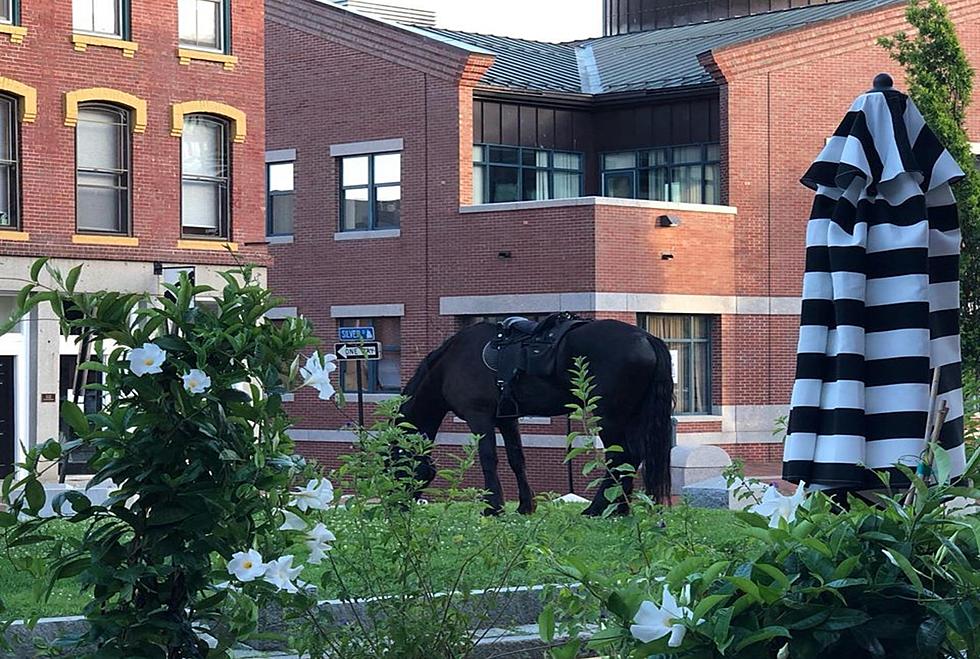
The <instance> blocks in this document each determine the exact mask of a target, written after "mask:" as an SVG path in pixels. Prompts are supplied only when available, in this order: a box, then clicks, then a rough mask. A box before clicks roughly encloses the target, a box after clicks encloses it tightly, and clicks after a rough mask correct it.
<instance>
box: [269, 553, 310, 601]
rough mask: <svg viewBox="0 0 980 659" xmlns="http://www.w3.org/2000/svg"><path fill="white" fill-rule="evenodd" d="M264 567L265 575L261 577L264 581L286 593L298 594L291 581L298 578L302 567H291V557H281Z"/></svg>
mask: <svg viewBox="0 0 980 659" xmlns="http://www.w3.org/2000/svg"><path fill="white" fill-rule="evenodd" d="M265 567H266V570H265V574H264V575H263V577H262V578H263V579H265V581H267V582H268V583H271V584H272V585H273V586H275V587H276V588H278V589H279V590H285V591H286V592H287V593H296V592H299V589H298V588H297V587H296V584H294V583H293V579H295V578H296V577H297V576H299V573H300V572H302V571H303V567H302V566H300V567H293V557H292V556H283V557H282V558H277V559H276V560H274V561H269V562H268V563H266V566H265Z"/></svg>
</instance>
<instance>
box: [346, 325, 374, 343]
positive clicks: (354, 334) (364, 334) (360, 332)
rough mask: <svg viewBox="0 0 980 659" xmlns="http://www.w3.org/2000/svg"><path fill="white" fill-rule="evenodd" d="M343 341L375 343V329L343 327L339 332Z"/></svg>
mask: <svg viewBox="0 0 980 659" xmlns="http://www.w3.org/2000/svg"><path fill="white" fill-rule="evenodd" d="M337 335H338V337H337V338H339V339H340V340H341V341H347V342H350V341H374V340H375V338H374V328H373V327H341V328H339V329H338V330H337Z"/></svg>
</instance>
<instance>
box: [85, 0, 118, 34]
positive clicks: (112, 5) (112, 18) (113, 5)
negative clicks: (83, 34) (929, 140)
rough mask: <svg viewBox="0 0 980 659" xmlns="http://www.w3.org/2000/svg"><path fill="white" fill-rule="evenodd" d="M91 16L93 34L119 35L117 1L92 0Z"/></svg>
mask: <svg viewBox="0 0 980 659" xmlns="http://www.w3.org/2000/svg"><path fill="white" fill-rule="evenodd" d="M93 14H94V16H93V19H92V24H93V26H92V31H93V32H100V33H102V34H113V35H118V34H121V32H120V31H119V0H94V12H93Z"/></svg>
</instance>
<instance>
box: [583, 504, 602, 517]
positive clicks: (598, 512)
mask: <svg viewBox="0 0 980 659" xmlns="http://www.w3.org/2000/svg"><path fill="white" fill-rule="evenodd" d="M602 512H603V511H602V509H600V508H595V507H594V506H589V507H588V508H586V509H585V510H583V511H582V514H583V515H585V516H586V517H601V516H602Z"/></svg>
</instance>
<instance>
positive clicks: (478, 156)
mask: <svg viewBox="0 0 980 659" xmlns="http://www.w3.org/2000/svg"><path fill="white" fill-rule="evenodd" d="M485 153H486V152H485V150H484V148H483V147H482V146H474V147H473V162H483V158H484V154H485Z"/></svg>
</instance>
